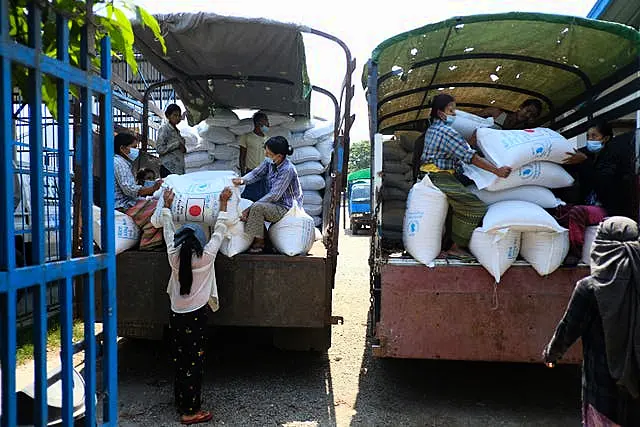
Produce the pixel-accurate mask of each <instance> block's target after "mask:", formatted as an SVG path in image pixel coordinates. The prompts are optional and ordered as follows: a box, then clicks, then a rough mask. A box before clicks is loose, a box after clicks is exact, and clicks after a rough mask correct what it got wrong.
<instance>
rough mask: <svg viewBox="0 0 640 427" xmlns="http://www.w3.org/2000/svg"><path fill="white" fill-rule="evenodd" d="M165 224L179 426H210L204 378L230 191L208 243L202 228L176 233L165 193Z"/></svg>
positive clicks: (189, 227)
mask: <svg viewBox="0 0 640 427" xmlns="http://www.w3.org/2000/svg"><path fill="white" fill-rule="evenodd" d="M163 197H164V206H165V207H164V208H163V209H162V212H161V213H160V215H161V218H160V223H161V224H162V226H163V229H164V240H165V242H166V243H167V256H168V257H169V264H170V266H171V278H170V279H169V286H168V287H167V293H168V294H169V298H170V299H171V318H170V321H169V328H170V332H171V340H172V350H173V362H174V364H175V383H174V396H175V401H176V406H177V410H178V413H179V414H180V422H181V423H182V424H197V423H203V422H207V421H209V420H211V418H213V415H212V414H211V412H209V411H204V410H201V394H202V393H201V389H202V377H203V374H204V354H205V347H206V327H207V318H208V315H209V311H210V309H209V307H208V306H210V307H211V309H213V310H214V311H215V310H217V309H218V298H217V295H218V292H217V288H216V276H215V270H214V262H215V260H216V254H217V253H218V249H219V248H220V244H221V243H222V241H223V239H224V238H225V234H226V233H227V227H228V225H229V218H228V216H227V212H226V211H227V202H228V201H229V199H230V198H231V190H230V189H229V188H225V190H224V191H223V192H222V193H221V194H220V214H219V215H218V220H217V221H216V225H215V231H214V233H213V235H212V236H211V239H210V240H209V242H207V241H206V238H205V235H204V231H203V230H202V228H201V227H200V226H199V225H196V224H186V225H184V226H182V227H181V228H180V229H179V230H178V231H177V232H176V231H175V225H174V224H173V219H172V215H171V210H170V209H169V208H170V207H171V204H172V203H173V199H174V193H173V191H171V190H168V191H165V192H164V194H163Z"/></svg>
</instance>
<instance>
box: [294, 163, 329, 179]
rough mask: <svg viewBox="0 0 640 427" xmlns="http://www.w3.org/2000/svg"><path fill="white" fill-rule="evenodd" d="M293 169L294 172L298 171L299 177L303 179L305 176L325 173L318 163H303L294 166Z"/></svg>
mask: <svg viewBox="0 0 640 427" xmlns="http://www.w3.org/2000/svg"><path fill="white" fill-rule="evenodd" d="M294 167H295V168H296V171H298V176H299V177H303V176H305V175H320V174H321V173H323V172H324V171H325V167H324V166H322V163H320V162H318V161H314V162H304V163H300V164H297V165H294Z"/></svg>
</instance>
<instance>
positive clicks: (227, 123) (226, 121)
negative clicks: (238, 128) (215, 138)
mask: <svg viewBox="0 0 640 427" xmlns="http://www.w3.org/2000/svg"><path fill="white" fill-rule="evenodd" d="M205 120H206V121H208V123H209V124H210V125H211V126H218V127H222V128H230V127H231V126H235V125H237V124H238V123H239V122H240V118H238V115H237V114H236V113H234V112H233V111H231V110H228V109H226V108H216V109H215V110H214V111H213V117H212V116H209V117H207V118H206V119H205Z"/></svg>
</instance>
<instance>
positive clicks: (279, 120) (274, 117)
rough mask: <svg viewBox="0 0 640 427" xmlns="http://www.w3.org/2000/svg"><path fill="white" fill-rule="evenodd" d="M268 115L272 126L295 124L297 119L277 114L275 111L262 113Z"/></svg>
mask: <svg viewBox="0 0 640 427" xmlns="http://www.w3.org/2000/svg"><path fill="white" fill-rule="evenodd" d="M260 112H261V113H264V114H266V115H267V118H268V119H269V125H270V126H280V125H282V124H285V123H294V122H295V119H294V118H293V117H291V116H290V115H288V114H283V113H276V112H274V111H262V110H261V111H260Z"/></svg>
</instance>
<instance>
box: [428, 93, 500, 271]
mask: <svg viewBox="0 0 640 427" xmlns="http://www.w3.org/2000/svg"><path fill="white" fill-rule="evenodd" d="M455 114H456V101H455V99H454V98H453V96H451V95H448V94H440V95H437V96H435V97H434V98H433V101H432V104H431V126H429V128H428V129H427V132H426V134H425V137H424V149H423V152H422V159H421V162H422V166H421V167H420V171H421V172H422V173H426V174H428V176H429V179H430V180H431V182H432V183H433V184H434V185H435V186H436V187H438V188H439V189H440V190H441V191H442V192H443V193H444V194H445V195H446V196H447V200H448V202H449V206H450V207H451V210H452V219H451V240H452V241H453V244H452V245H451V247H450V249H449V250H448V251H447V253H446V255H447V256H448V257H451V258H456V259H463V260H468V259H471V258H472V256H471V255H470V254H469V253H468V252H466V251H465V249H466V248H467V247H468V246H469V240H470V239H471V234H472V233H473V230H475V229H476V227H478V225H479V224H480V223H481V222H482V218H483V217H484V214H485V213H486V211H487V207H486V205H485V204H484V203H483V202H482V201H480V199H478V197H476V196H475V195H474V194H473V193H471V192H470V191H469V190H468V189H467V188H466V187H465V186H464V185H463V184H462V183H461V182H460V170H459V169H460V168H459V167H460V166H461V165H462V163H467V164H473V165H475V166H477V167H479V168H481V169H484V170H487V171H489V172H491V173H493V174H495V175H497V176H499V177H501V178H506V177H508V176H509V174H510V173H511V168H510V167H508V166H503V167H500V168H498V167H496V166H494V165H493V164H491V163H490V162H488V161H487V160H485V159H483V158H482V157H480V156H479V155H478V154H477V153H476V150H474V149H473V148H471V146H470V145H469V143H468V142H467V141H465V139H464V138H463V137H462V135H460V133H458V131H456V130H455V129H453V128H452V127H451V126H450V124H451V123H452V122H453V120H455ZM474 137H475V134H474ZM472 139H473V138H472ZM472 142H474V141H472ZM446 246H448V245H446Z"/></svg>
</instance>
